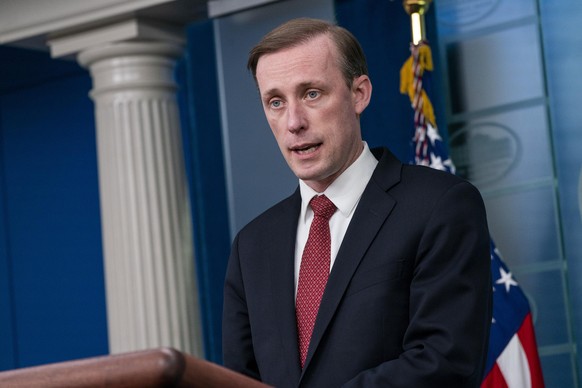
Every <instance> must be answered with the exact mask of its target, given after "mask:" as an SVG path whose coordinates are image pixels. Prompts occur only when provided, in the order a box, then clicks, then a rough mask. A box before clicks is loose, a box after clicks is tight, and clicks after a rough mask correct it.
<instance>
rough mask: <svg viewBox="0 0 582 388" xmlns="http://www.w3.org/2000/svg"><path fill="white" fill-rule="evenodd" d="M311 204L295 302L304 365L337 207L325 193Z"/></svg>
mask: <svg viewBox="0 0 582 388" xmlns="http://www.w3.org/2000/svg"><path fill="white" fill-rule="evenodd" d="M309 204H310V206H311V208H312V209H313V213H314V217H313V221H312V223H311V227H310V229H309V237H308V238H307V243H306V244H305V248H304V249H303V256H302V258H301V267H300V269H299V284H298V286H297V301H296V306H295V312H296V315H297V331H298V336H299V356H300V359H301V368H303V366H304V364H305V357H306V356H307V349H308V348H309V341H310V340H311V333H312V332H313V326H314V325H315V318H316V317H317V311H318V310H319V304H320V302H321V297H322V295H323V290H324V289H325V284H326V283H327V278H328V276H329V265H330V259H331V237H330V232H329V219H330V218H331V216H332V215H333V213H335V210H336V207H335V205H334V204H333V202H331V201H330V200H329V199H328V198H327V197H326V196H325V195H320V196H317V197H313V199H312V200H311V202H310V203H309Z"/></svg>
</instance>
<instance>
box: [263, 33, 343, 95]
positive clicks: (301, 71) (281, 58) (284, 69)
mask: <svg viewBox="0 0 582 388" xmlns="http://www.w3.org/2000/svg"><path fill="white" fill-rule="evenodd" d="M337 51H338V50H337V48H336V47H335V44H334V43H333V42H332V41H331V39H330V38H329V36H328V35H323V34H322V35H319V36H316V37H314V38H313V39H310V40H309V41H307V42H305V43H301V44H299V45H297V46H293V47H289V48H286V49H282V50H279V51H276V52H273V53H269V54H265V55H263V56H261V58H259V61H258V63H257V71H256V77H257V81H258V83H259V89H261V90H263V89H264V87H265V86H266V84H267V83H272V82H276V81H285V82H286V83H290V82H292V81H294V80H295V79H299V78H304V77H312V76H313V75H314V74H319V75H326V74H328V73H330V72H333V71H334V68H335V69H336V70H337V71H339V66H338V59H337V58H338V52H337Z"/></svg>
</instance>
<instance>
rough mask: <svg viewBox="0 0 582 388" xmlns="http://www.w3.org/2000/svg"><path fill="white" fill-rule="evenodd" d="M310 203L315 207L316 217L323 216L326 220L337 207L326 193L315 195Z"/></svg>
mask: <svg viewBox="0 0 582 388" xmlns="http://www.w3.org/2000/svg"><path fill="white" fill-rule="evenodd" d="M309 205H310V206H311V208H312V209H313V213H314V214H315V216H316V217H322V218H324V219H326V220H329V219H330V218H331V216H333V213H335V210H336V209H337V208H336V206H335V205H334V204H333V202H331V201H330V200H329V198H327V197H326V196H325V195H318V196H316V197H313V198H312V199H311V201H310V202H309Z"/></svg>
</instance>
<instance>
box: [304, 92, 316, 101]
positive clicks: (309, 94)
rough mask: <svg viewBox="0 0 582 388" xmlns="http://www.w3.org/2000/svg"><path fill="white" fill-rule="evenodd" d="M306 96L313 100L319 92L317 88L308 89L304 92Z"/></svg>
mask: <svg viewBox="0 0 582 388" xmlns="http://www.w3.org/2000/svg"><path fill="white" fill-rule="evenodd" d="M306 96H307V98H308V99H310V100H313V99H315V98H317V97H318V96H319V92H318V91H317V90H310V91H308V92H307V94H306Z"/></svg>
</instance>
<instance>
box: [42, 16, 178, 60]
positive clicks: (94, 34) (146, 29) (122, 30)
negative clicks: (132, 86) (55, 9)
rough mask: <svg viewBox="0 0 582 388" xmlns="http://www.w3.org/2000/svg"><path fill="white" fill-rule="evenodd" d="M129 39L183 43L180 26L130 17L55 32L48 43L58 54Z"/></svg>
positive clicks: (52, 50)
mask: <svg viewBox="0 0 582 388" xmlns="http://www.w3.org/2000/svg"><path fill="white" fill-rule="evenodd" d="M130 40H157V41H166V42H173V43H177V44H180V45H181V44H183V43H184V37H183V36H182V33H181V30H180V29H179V28H177V27H174V26H167V25H161V24H158V23H152V22H143V21H140V20H137V19H130V20H124V21H121V22H118V23H112V24H109V25H105V26H99V27H96V28H93V29H88V30H85V31H77V32H75V33H73V34H70V35H69V34H65V35H62V36H55V37H54V38H51V39H49V40H48V42H47V44H48V45H49V46H50V48H51V55H52V56H53V58H56V57H61V56H64V55H68V54H73V53H77V52H79V51H82V50H84V49H87V48H90V47H95V46H101V45H103V44H106V43H115V42H120V41H130Z"/></svg>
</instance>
